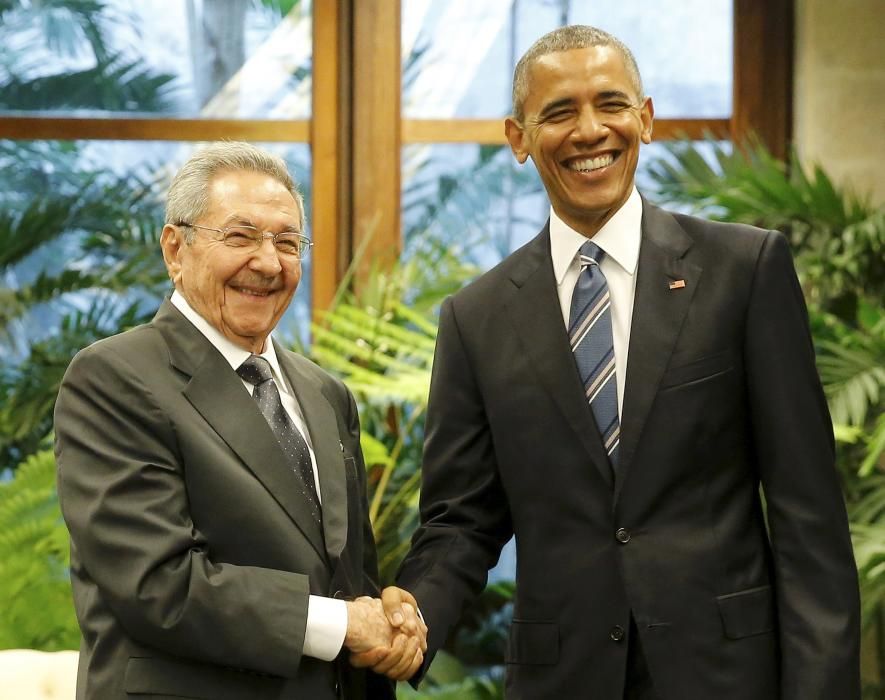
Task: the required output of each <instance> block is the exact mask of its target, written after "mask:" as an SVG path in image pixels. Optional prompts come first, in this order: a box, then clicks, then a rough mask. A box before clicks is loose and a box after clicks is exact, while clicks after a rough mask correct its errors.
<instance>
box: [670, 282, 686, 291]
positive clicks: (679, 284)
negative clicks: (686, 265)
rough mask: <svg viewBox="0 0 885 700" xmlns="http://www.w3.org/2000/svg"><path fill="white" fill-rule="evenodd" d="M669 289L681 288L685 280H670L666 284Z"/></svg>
mask: <svg viewBox="0 0 885 700" xmlns="http://www.w3.org/2000/svg"><path fill="white" fill-rule="evenodd" d="M667 286H668V287H669V288H670V289H682V288H683V287H684V286H685V280H670V284H669V285H667Z"/></svg>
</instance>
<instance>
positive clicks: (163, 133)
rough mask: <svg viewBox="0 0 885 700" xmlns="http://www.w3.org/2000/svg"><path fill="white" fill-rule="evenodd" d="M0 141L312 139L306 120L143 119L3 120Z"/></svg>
mask: <svg viewBox="0 0 885 700" xmlns="http://www.w3.org/2000/svg"><path fill="white" fill-rule="evenodd" d="M0 138H5V139H28V140H30V139H45V140H49V139H60V140H66V141H74V140H84V141H95V140H101V141H217V140H219V139H235V140H240V141H279V142H288V143H304V142H306V141H308V140H309V139H310V121H309V120H307V119H291V120H284V119H275V120H246V121H243V120H239V119H153V118H151V119H141V118H126V119H120V118H117V117H108V118H86V117H39V116H35V117H18V116H15V117H11V116H0Z"/></svg>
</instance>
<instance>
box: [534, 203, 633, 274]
mask: <svg viewBox="0 0 885 700" xmlns="http://www.w3.org/2000/svg"><path fill="white" fill-rule="evenodd" d="M641 238H642V198H641V197H640V196H639V192H638V191H637V190H636V188H635V187H634V188H633V191H632V192H631V193H630V196H629V197H628V198H627V201H626V202H624V205H623V206H622V207H621V208H620V209H618V210H617V211H616V212H615V213H614V215H613V216H612V218H611V219H609V220H608V221H606V222H605V225H604V226H603V227H602V228H601V229H599V231H597V232H596V235H595V236H593V242H594V243H595V244H596V245H598V246H599V247H600V248H601V249H602V250H604V251H605V253H606V255H608V256H609V257H610V258H611V259H612V260H614V261H615V262H616V263H618V265H620V266H621V267H622V268H624V271H625V272H626V273H627V274H628V275H630V276H631V277H632V276H633V275H634V274H635V273H636V265H637V263H638V262H639V243H640V240H641ZM586 241H587V237H586V236H584V235H583V234H580V233H578V232H577V231H575V230H574V229H573V228H571V227H570V226H569V225H568V224H566V223H565V222H564V221H563V220H562V219H560V218H559V217H558V216H557V215H556V212H555V211H553V207H550V255H551V256H552V258H553V273H554V274H555V275H556V284H557V285H559V284H562V280H563V278H564V277H565V273H566V272H567V271H568V269H569V267H570V266H571V264H572V262H573V261H574V259H575V256H576V255H577V254H578V249H579V248H580V247H581V246H582V245H583V244H584V243H585V242H586Z"/></svg>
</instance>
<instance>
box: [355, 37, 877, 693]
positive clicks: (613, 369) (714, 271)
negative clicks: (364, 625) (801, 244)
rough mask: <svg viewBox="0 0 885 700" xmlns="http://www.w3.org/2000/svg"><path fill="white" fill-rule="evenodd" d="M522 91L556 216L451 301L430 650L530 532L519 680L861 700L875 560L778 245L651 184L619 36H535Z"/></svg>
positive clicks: (768, 234)
mask: <svg viewBox="0 0 885 700" xmlns="http://www.w3.org/2000/svg"><path fill="white" fill-rule="evenodd" d="M513 110H514V111H513V115H512V116H511V117H510V118H508V119H507V120H506V123H505V128H506V133H507V138H508V139H509V142H510V146H511V148H512V150H513V153H514V155H515V156H516V159H517V160H518V161H519V162H520V163H524V162H525V161H526V160H527V159H528V158H531V159H532V161H533V162H534V164H535V167H536V168H537V169H538V173H539V174H540V176H541V180H542V181H543V183H544V187H545V189H546V191H547V194H548V197H549V199H550V204H551V210H550V220H549V222H548V224H547V225H545V226H544V229H543V230H542V231H541V232H540V234H539V235H538V236H537V238H535V239H534V240H532V241H531V242H529V243H528V244H527V245H525V246H524V247H523V248H521V249H520V250H518V251H516V252H515V253H513V254H512V255H511V256H510V257H509V258H507V259H506V260H504V261H503V262H502V263H501V264H500V265H499V266H497V267H496V268H495V269H493V270H491V271H490V272H488V273H487V274H485V275H483V276H482V277H480V278H479V279H478V280H477V281H475V282H474V283H473V284H471V285H469V286H468V287H466V288H465V289H463V290H462V291H460V292H459V293H458V294H456V295H454V296H453V297H452V298H450V299H448V300H447V301H446V303H445V304H444V305H443V307H442V311H441V315H440V326H439V336H438V340H437V348H436V356H435V360H434V368H433V380H432V385H431V390H430V404H429V407H428V411H427V428H426V444H425V454H424V472H423V484H422V493H421V525H420V528H419V530H418V532H417V533H416V535H415V538H414V541H413V546H412V550H411V552H410V553H409V555H408V557H407V558H406V560H405V562H404V564H403V566H402V568H401V572H400V574H399V576H398V583H399V585H401V586H403V588H405V589H407V590H410V591H411V592H412V593H413V594H414V595H415V598H416V599H417V601H418V604H419V605H420V608H421V612H422V614H423V616H424V619H425V620H426V621H427V624H428V626H429V638H428V644H429V651H428V658H430V657H431V656H432V653H433V652H434V651H435V650H436V649H438V648H439V647H440V645H442V644H443V642H444V641H445V639H446V636H447V635H448V632H449V630H450V629H451V627H452V625H453V624H454V623H455V621H456V620H457V618H458V616H459V614H460V612H461V610H462V608H463V606H464V605H465V604H466V603H467V602H469V601H470V600H471V599H473V598H474V597H475V596H476V595H477V594H478V592H479V591H480V590H481V589H482V587H483V585H484V584H485V581H486V572H487V569H488V568H489V567H490V566H492V565H493V564H494V562H495V561H496V559H497V557H498V554H499V552H500V550H501V547H502V546H503V545H504V543H505V542H507V540H508V539H510V537H511V535H515V536H516V548H517V574H516V576H517V587H516V598H515V606H514V619H513V624H512V626H511V629H510V639H509V647H508V651H507V657H506V662H507V681H506V688H507V697H508V698H515V699H524V700H540V699H542V698H550V699H551V700H552V699H561V698H593V700H621V699H622V698H641V699H642V700H652V699H655V700H711V699H714V698H715V699H716V700H776V699H777V700H812V699H815V700H835V699H836V698H839V700H852V699H857V698H858V697H859V692H860V691H859V662H858V646H859V636H860V635H859V622H858V621H859V610H858V608H859V605H858V589H857V574H856V570H855V567H854V561H853V558H852V550H851V543H850V540H849V537H848V527H847V519H846V515H845V507H844V505H843V502H842V496H841V491H840V488H839V480H838V478H837V474H836V471H835V469H834V464H833V438H832V427H831V423H830V417H829V415H828V413H827V407H826V403H825V401H824V396H823V393H822V391H821V387H820V383H819V380H818V377H817V374H816V371H815V364H814V352H813V348H812V345H811V342H810V336H809V330H808V323H807V318H806V313H805V308H804V304H803V300H802V294H801V291H800V288H799V285H798V284H797V280H796V275H795V272H794V270H793V265H792V261H791V259H790V252H789V249H788V246H787V243H786V241H785V239H784V238H783V236H781V235H780V234H778V233H777V232H774V231H763V230H759V229H755V228H752V227H749V226H738V225H727V224H718V223H711V222H708V221H703V220H700V219H696V218H692V217H689V216H684V215H680V214H672V213H668V212H666V211H663V210H661V209H658V208H657V207H655V206H652V205H651V204H649V203H648V202H647V201H645V200H644V199H642V198H641V197H640V195H639V194H638V193H637V191H636V189H635V187H634V175H635V172H636V164H637V160H638V158H639V148H640V144H643V143H649V141H650V140H651V134H652V116H653V107H652V101H651V99H650V98H649V97H647V96H645V95H644V93H643V90H642V84H641V81H640V76H639V71H638V69H637V67H636V63H635V61H634V59H633V56H632V55H631V53H630V51H629V50H628V49H627V47H625V46H624V45H623V44H622V43H621V42H620V41H618V40H617V39H616V38H614V37H612V36H610V35H608V34H606V33H605V32H602V31H599V30H597V29H595V28H592V27H582V26H573V27H566V28H563V29H560V30H557V31H554V32H552V33H550V34H548V35H546V36H544V37H542V38H541V39H539V40H538V41H537V42H536V43H535V44H534V45H533V46H532V47H531V48H530V49H529V50H528V52H527V53H526V54H525V55H524V56H523V57H522V59H521V60H520V62H519V64H518V65H517V67H516V71H515V76H514V83H513ZM760 486H761V489H762V492H763V493H764V497H765V498H764V504H763V500H762V498H761V497H760ZM395 599H396V596H394V595H391V596H390V600H391V602H395ZM375 659H376V657H375V656H374V655H373V654H372V653H371V652H370V653H369V654H364V655H359V656H358V658H357V659H356V662H357V663H363V664H371V663H372V662H373V661H374V660H375Z"/></svg>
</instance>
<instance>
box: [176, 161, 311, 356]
mask: <svg viewBox="0 0 885 700" xmlns="http://www.w3.org/2000/svg"><path fill="white" fill-rule="evenodd" d="M188 223H193V224H199V225H200V226H208V227H211V228H217V229H221V228H224V227H226V226H230V225H232V224H248V225H251V226H254V227H255V228H257V229H258V230H259V231H271V232H273V233H277V232H280V231H283V230H296V231H300V230H301V223H302V212H301V210H300V208H299V206H298V203H297V202H296V201H295V199H294V197H292V195H291V194H290V193H289V191H288V190H287V189H286V187H285V186H284V185H283V184H282V183H280V182H278V181H277V180H275V179H274V178H272V177H271V176H269V175H265V174H263V173H257V172H252V171H246V170H241V171H228V172H222V173H220V174H219V175H216V176H215V177H214V178H213V179H212V181H211V183H210V187H209V205H208V207H207V210H206V212H205V213H204V214H203V216H201V217H200V218H199V220H198V221H192V222H188ZM191 230H192V231H194V232H195V234H196V236H195V238H194V240H193V242H192V243H190V244H188V243H186V242H185V239H184V236H185V233H186V232H187V231H188V229H187V228H186V227H183V226H173V225H171V224H167V225H166V226H165V227H164V228H163V234H162V236H161V238H160V245H161V247H162V249H163V258H164V259H165V261H166V268H167V270H168V271H169V276H170V277H171V278H172V281H173V282H174V283H175V288H176V289H177V290H178V292H179V293H180V294H181V295H182V296H184V298H185V299H186V300H187V302H188V304H190V305H191V307H192V308H193V309H194V310H195V311H196V312H197V313H199V314H200V316H202V317H203V318H204V319H206V320H207V321H208V322H209V323H211V324H212V325H213V326H214V327H215V328H217V329H218V330H219V331H220V332H221V333H222V334H224V336H225V337H226V338H228V339H229V340H231V341H232V342H234V343H236V344H237V345H238V346H240V347H242V348H244V349H246V350H249V351H250V352H254V353H260V352H261V351H262V350H263V349H264V344H265V341H266V339H267V336H268V335H269V334H270V332H271V331H272V330H273V328H274V327H275V326H276V325H277V322H278V321H279V320H280V317H281V316H282V315H283V312H284V311H285V310H286V308H287V307H288V306H289V302H290V301H291V300H292V295H293V294H294V293H295V289H296V288H297V287H298V282H299V281H300V280H301V262H300V260H299V259H298V258H297V257H296V256H285V255H279V254H278V253H277V251H276V249H275V248H274V245H273V241H272V240H270V239H269V238H265V239H264V241H263V242H262V244H261V247H260V248H259V249H258V250H248V251H244V250H242V249H236V248H229V247H227V246H226V245H224V244H223V243H222V242H221V241H220V240H216V238H219V237H220V236H219V235H218V234H216V233H214V232H212V231H203V230H202V229H191Z"/></svg>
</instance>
